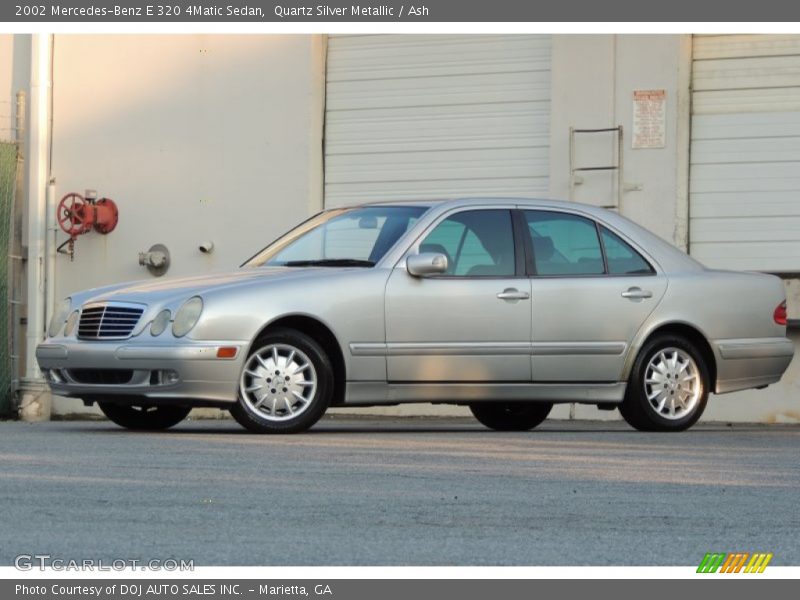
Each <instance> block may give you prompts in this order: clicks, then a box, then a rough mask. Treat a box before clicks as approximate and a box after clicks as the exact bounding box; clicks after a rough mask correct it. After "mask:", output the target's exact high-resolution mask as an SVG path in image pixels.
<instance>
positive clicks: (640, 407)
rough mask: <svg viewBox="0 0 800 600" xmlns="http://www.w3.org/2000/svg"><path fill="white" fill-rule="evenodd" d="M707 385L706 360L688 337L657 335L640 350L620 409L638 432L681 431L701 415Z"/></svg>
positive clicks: (707, 389)
mask: <svg viewBox="0 0 800 600" xmlns="http://www.w3.org/2000/svg"><path fill="white" fill-rule="evenodd" d="M709 386H710V378H709V375H708V367H707V365H706V362H705V360H704V359H703V356H702V354H701V353H700V352H699V351H698V350H697V348H696V347H695V346H694V345H693V344H692V343H691V342H690V341H689V340H687V339H686V338H683V337H680V336H675V335H663V336H658V337H656V338H654V339H652V340H650V341H649V342H647V343H646V344H645V346H644V347H643V348H642V350H641V352H639V356H638V357H637V358H636V362H635V363H634V365H633V369H632V371H631V376H630V379H629V381H628V388H627V390H626V392H625V399H624V400H623V401H622V404H620V407H619V411H620V413H622V416H623V417H624V418H625V420H626V421H627V422H628V423H629V424H630V425H631V426H633V427H635V428H636V429H638V430H640V431H683V430H684V429H688V428H689V427H691V426H692V425H694V424H695V423H696V422H697V420H698V419H699V418H700V416H701V415H702V414H703V411H704V410H705V407H706V403H707V402H708V392H709Z"/></svg>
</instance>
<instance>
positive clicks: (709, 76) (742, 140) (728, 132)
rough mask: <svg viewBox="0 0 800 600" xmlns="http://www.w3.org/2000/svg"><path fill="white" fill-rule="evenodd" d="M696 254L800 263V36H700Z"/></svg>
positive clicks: (785, 265)
mask: <svg viewBox="0 0 800 600" xmlns="http://www.w3.org/2000/svg"><path fill="white" fill-rule="evenodd" d="M692 81H693V94H692V146H691V181H690V218H691V221H690V248H691V253H692V255H694V256H695V257H697V258H698V259H699V260H701V261H703V262H704V263H706V264H707V265H709V266H715V267H721V268H735V269H753V270H759V271H772V272H790V271H800V36H794V35H793V36H785V35H774V36H772V35H730V36H696V37H695V39H694V68H693V76H692Z"/></svg>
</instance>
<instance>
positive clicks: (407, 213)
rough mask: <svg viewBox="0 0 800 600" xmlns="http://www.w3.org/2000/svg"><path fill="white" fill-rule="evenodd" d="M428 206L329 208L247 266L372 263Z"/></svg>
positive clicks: (278, 241) (282, 238)
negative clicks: (329, 209)
mask: <svg viewBox="0 0 800 600" xmlns="http://www.w3.org/2000/svg"><path fill="white" fill-rule="evenodd" d="M425 210H427V209H426V208H425V207H422V206H366V207H360V208H348V209H338V210H331V211H326V212H324V213H320V214H319V215H317V216H316V217H314V218H312V219H310V220H309V221H306V222H305V223H303V224H302V225H300V226H298V227H297V228H295V229H294V230H292V231H290V232H289V233H287V234H286V235H285V236H283V237H281V238H280V239H278V240H276V241H275V242H273V243H272V244H270V245H269V246H267V247H266V248H265V249H264V250H262V251H261V252H259V253H258V254H256V255H255V256H254V257H253V258H251V259H250V260H249V261H247V263H245V266H249V267H260V266H284V267H303V266H315V265H318V266H349V265H352V266H367V267H368V266H372V265H374V264H375V263H377V262H378V261H379V260H380V259H381V258H383V256H384V255H385V254H386V253H387V252H388V251H389V249H390V248H391V247H392V246H394V244H395V242H397V240H399V239H400V236H402V235H403V234H404V233H405V232H406V231H408V230H409V228H411V227H412V226H413V225H414V223H416V222H417V220H418V219H419V217H420V216H421V215H422V213H424V212H425Z"/></svg>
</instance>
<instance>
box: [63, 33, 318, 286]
mask: <svg viewBox="0 0 800 600" xmlns="http://www.w3.org/2000/svg"><path fill="white" fill-rule="evenodd" d="M322 42H323V40H322V39H321V38H320V37H319V36H274V35H271V36H266V35H247V36H214V35H210V36H203V35H187V36H153V35H151V36H86V35H80V36H72V35H57V36H56V38H55V64H54V71H55V77H54V84H53V85H54V107H53V115H54V117H53V118H54V127H53V164H52V172H53V175H54V176H55V178H56V180H57V186H58V187H57V189H58V194H57V195H58V197H59V198H60V197H61V196H62V195H64V194H65V193H67V192H72V191H76V192H80V193H82V192H83V191H84V190H85V189H86V188H93V189H96V190H97V191H98V193H99V194H100V196H108V197H111V198H112V199H114V200H115V202H117V204H118V206H119V209H120V222H119V226H118V227H117V229H116V230H115V231H114V232H112V233H111V234H109V235H106V236H103V235H100V234H97V233H94V232H92V233H89V234H86V235H84V236H81V237H80V238H79V239H78V241H77V243H76V246H75V247H76V254H75V260H74V262H70V261H69V259H68V258H67V257H66V256H60V257H59V263H58V266H57V272H58V274H57V279H58V281H57V290H58V295H59V296H64V295H66V294H69V293H70V292H73V291H75V290H80V289H84V288H87V287H92V286H97V285H103V284H105V283H109V282H116V281H124V280H129V279H141V278H145V279H146V278H150V277H151V276H150V275H149V273H148V272H147V271H146V270H145V269H144V268H143V267H141V266H139V265H138V262H137V255H138V252H139V251H143V250H147V249H148V248H149V247H150V245H151V244H153V243H157V242H162V243H165V244H166V245H167V246H168V248H169V250H170V252H171V253H172V267H171V268H170V271H169V273H168V275H170V276H176V275H186V274H193V273H198V272H203V271H207V270H213V269H229V268H235V267H237V266H238V265H239V264H240V263H241V262H242V261H243V260H244V259H246V258H247V257H248V256H250V255H251V254H252V253H254V252H255V251H256V250H258V249H260V248H261V247H262V246H264V245H265V244H266V243H268V242H269V241H271V240H272V239H273V238H275V237H276V236H278V235H279V234H281V233H282V232H284V231H285V230H286V229H288V228H289V227H291V226H293V225H294V224H296V223H297V222H298V221H299V220H301V219H304V218H306V217H308V215H309V213H311V212H314V211H317V210H320V208H321V206H322V195H321V193H322V192H321V189H322V188H321V185H322V179H321V159H322V154H321V152H322V133H321V132H322V106H323V97H322V90H323V88H322V84H323V43H322ZM65 238H66V236H65V235H64V234H60V236H59V239H60V240H62V239H65ZM206 239H210V240H213V241H214V243H215V246H216V247H215V251H214V253H213V254H210V255H205V254H202V253H200V252H199V251H198V248H197V247H198V244H199V243H200V242H201V241H203V240H206Z"/></svg>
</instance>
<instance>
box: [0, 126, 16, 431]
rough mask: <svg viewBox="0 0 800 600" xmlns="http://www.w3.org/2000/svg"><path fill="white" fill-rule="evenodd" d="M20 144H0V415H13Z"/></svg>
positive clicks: (4, 142)
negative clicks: (13, 306)
mask: <svg viewBox="0 0 800 600" xmlns="http://www.w3.org/2000/svg"><path fill="white" fill-rule="evenodd" d="M16 174H17V144H16V143H14V142H6V141H0V257H2V258H0V415H6V414H8V413H9V412H10V411H11V396H12V394H13V391H14V390H13V382H14V372H13V362H12V359H11V327H12V324H11V310H10V309H11V304H10V300H11V296H10V294H11V289H10V287H11V285H12V284H11V281H12V277H11V263H10V260H11V259H10V256H9V255H10V250H11V234H12V220H13V218H14V186H15V183H16Z"/></svg>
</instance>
